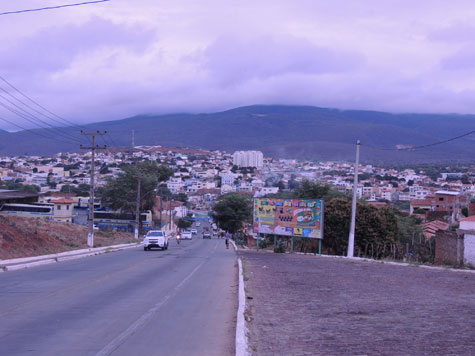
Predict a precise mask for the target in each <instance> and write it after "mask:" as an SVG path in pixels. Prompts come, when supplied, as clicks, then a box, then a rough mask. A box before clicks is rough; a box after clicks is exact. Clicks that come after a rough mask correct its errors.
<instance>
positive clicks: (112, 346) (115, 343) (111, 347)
mask: <svg viewBox="0 0 475 356" xmlns="http://www.w3.org/2000/svg"><path fill="white" fill-rule="evenodd" d="M217 247H218V243H216V245H215V246H214V249H213V252H211V254H210V255H208V256H206V259H205V260H204V261H203V262H201V263H200V264H199V265H198V266H196V267H195V269H194V270H193V271H191V273H190V274H189V275H188V276H186V278H185V279H183V280H182V281H181V282H180V283H179V284H178V285H177V286H176V287H175V288H173V290H172V291H171V292H170V293H169V294H168V295H167V296H165V298H163V299H162V300H161V301H160V302H158V303H157V304H155V305H154V306H153V307H152V308H151V309H149V310H148V311H147V312H145V314H143V315H142V316H141V317H140V318H139V319H137V320H136V321H135V322H134V323H133V324H132V325H130V326H129V327H128V328H127V329H126V330H125V331H123V332H122V333H121V334H120V335H119V336H117V337H116V338H115V339H114V340H112V341H111V342H110V343H109V344H107V345H106V346H105V347H104V348H103V349H102V350H101V351H99V352H98V353H97V354H96V356H107V355H110V354H112V353H113V352H114V351H115V350H116V349H118V348H119V346H120V345H121V344H122V343H123V342H124V341H125V340H126V339H127V338H128V337H130V336H131V335H133V334H134V333H135V332H136V331H137V330H138V329H139V328H141V327H142V326H144V325H145V324H146V323H147V322H148V321H149V320H150V319H151V318H152V317H153V316H154V314H155V313H156V312H157V311H158V310H159V309H160V308H161V307H162V306H163V305H164V304H165V303H166V302H167V301H168V300H169V299H170V298H171V297H173V296H174V295H175V294H176V293H177V292H178V290H180V288H181V287H183V285H184V284H185V283H186V282H187V281H188V280H189V279H190V278H191V277H192V276H193V275H194V274H195V273H196V271H198V270H199V269H200V268H201V266H203V265H204V264H205V262H206V261H207V259H208V258H209V257H210V256H211V255H212V254H214V252H215V251H216V248H217Z"/></svg>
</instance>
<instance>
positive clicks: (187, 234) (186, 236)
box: [181, 231, 193, 240]
mask: <svg viewBox="0 0 475 356" xmlns="http://www.w3.org/2000/svg"><path fill="white" fill-rule="evenodd" d="M181 239H182V240H192V239H193V234H192V233H191V231H183V232H182V233H181Z"/></svg>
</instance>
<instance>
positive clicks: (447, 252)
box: [434, 231, 464, 265]
mask: <svg viewBox="0 0 475 356" xmlns="http://www.w3.org/2000/svg"><path fill="white" fill-rule="evenodd" d="M463 256H464V246H463V235H458V234H457V233H456V232H455V231H437V233H436V234H435V260H434V263H435V264H439V265H443V264H451V265H461V264H463Z"/></svg>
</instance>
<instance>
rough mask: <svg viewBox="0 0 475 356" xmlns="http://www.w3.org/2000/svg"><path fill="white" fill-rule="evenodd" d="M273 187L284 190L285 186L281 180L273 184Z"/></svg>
mask: <svg viewBox="0 0 475 356" xmlns="http://www.w3.org/2000/svg"><path fill="white" fill-rule="evenodd" d="M274 187H277V188H279V190H284V189H285V184H284V182H282V181H281V180H279V181H278V182H277V183H275V184H274Z"/></svg>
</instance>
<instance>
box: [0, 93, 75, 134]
mask: <svg viewBox="0 0 475 356" xmlns="http://www.w3.org/2000/svg"><path fill="white" fill-rule="evenodd" d="M0 98H2V99H3V100H5V101H7V102H8V103H10V104H11V105H13V106H15V107H16V108H17V109H18V110H20V112H18V111H17V110H15V109H13V108H12V107H10V106H8V105H6V104H5V103H2V102H0V106H3V107H4V108H5V109H7V110H8V111H10V112H12V113H14V114H16V115H18V116H20V117H21V118H23V119H25V120H27V121H29V122H31V123H33V124H35V125H36V126H38V127H40V128H42V129H45V130H55V131H57V133H58V134H60V135H61V136H63V137H65V138H67V139H72V140H75V141H76V142H79V143H80V142H81V141H80V140H79V139H78V138H77V137H75V136H73V135H71V134H70V133H69V132H67V131H65V130H62V129H61V128H57V127H54V126H53V125H50V124H49V123H47V122H46V121H44V120H41V119H40V118H38V117H36V116H35V115H33V114H31V113H29V112H28V111H26V110H25V109H23V108H22V107H20V106H18V105H17V104H15V103H14V102H12V101H11V100H9V99H7V98H5V97H4V96H3V95H2V94H0ZM35 120H37V121H39V122H41V123H43V124H44V125H46V126H49V128H48V127H44V126H42V125H40V124H39V123H37V122H36V121H35Z"/></svg>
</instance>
